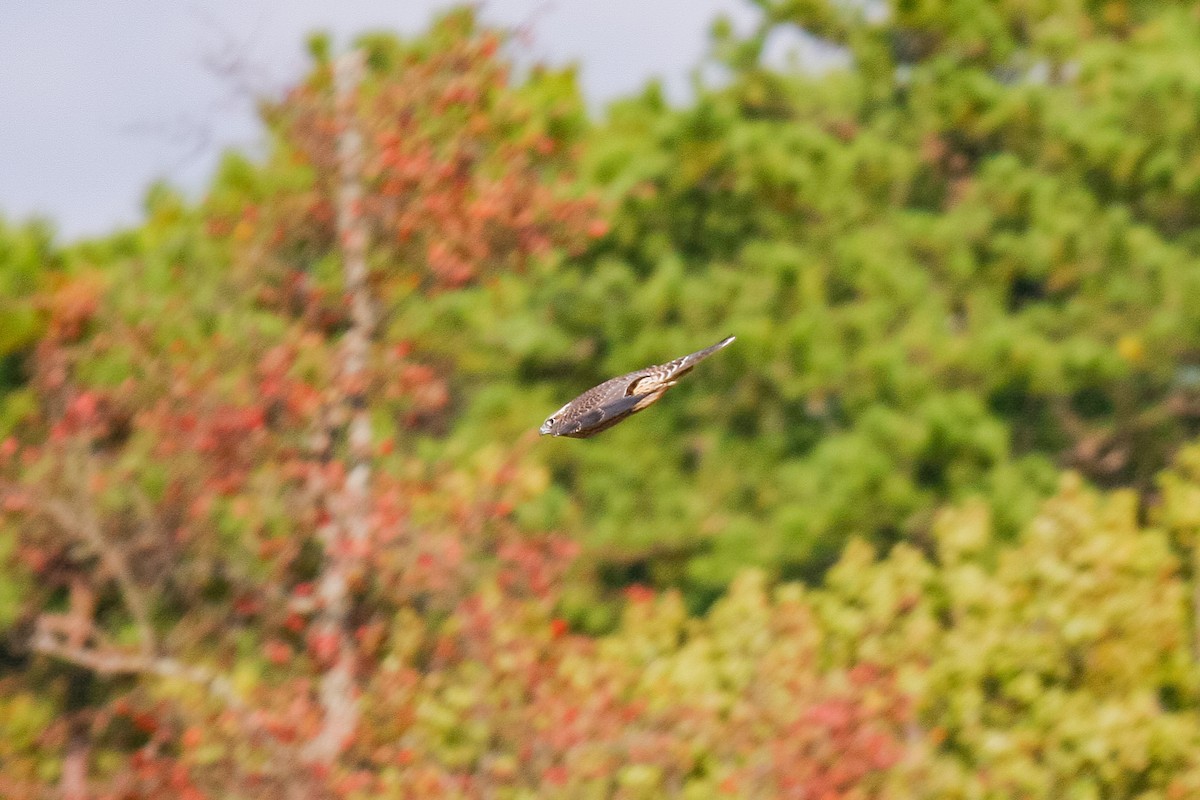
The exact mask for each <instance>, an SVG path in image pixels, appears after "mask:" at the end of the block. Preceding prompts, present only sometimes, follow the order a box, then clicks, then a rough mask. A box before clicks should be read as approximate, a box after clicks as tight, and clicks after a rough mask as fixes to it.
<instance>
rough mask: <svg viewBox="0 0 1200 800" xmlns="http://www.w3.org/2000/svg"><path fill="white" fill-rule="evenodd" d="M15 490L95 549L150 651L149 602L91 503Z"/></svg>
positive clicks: (147, 652)
mask: <svg viewBox="0 0 1200 800" xmlns="http://www.w3.org/2000/svg"><path fill="white" fill-rule="evenodd" d="M14 493H15V494H19V495H20V496H21V497H23V498H24V499H26V500H27V501H28V502H29V503H30V505H31V506H32V508H33V510H34V511H36V512H37V513H40V514H42V515H43V516H45V517H48V518H49V519H50V520H51V521H53V522H54V524H56V525H57V526H58V527H59V528H61V529H62V530H63V532H65V533H67V534H68V535H71V536H74V537H75V538H76V539H79V540H81V541H83V542H84V543H86V544H87V545H88V546H89V547H91V549H92V550H94V551H95V553H96V555H98V556H99V557H100V560H101V562H102V563H103V564H104V566H105V568H106V569H107V570H108V571H109V572H110V573H112V576H113V579H114V580H115V581H116V582H117V586H118V587H119V589H120V591H121V598H122V602H123V603H124V604H125V607H126V608H127V609H129V614H130V616H132V617H133V624H134V626H135V627H136V628H137V630H138V644H139V648H140V649H141V652H142V655H143V656H146V657H148V656H150V655H152V654H153V653H154V651H155V649H156V646H155V639H154V629H153V627H152V626H151V624H150V610H149V609H150V607H149V603H148V602H147V601H146V597H145V595H144V594H143V593H142V591H141V589H140V588H139V587H138V585H137V581H136V580H134V577H133V572H132V570H131V569H130V568H129V564H128V561H127V560H126V558H125V554H124V553H123V552H121V549H120V547H118V546H117V544H116V543H114V542H110V541H108V540H107V539H106V538H105V537H104V534H103V533H102V532H101V530H100V523H99V521H98V520H97V519H96V516H95V514H93V513H92V511H91V507H90V506H89V505H88V504H87V503H86V502H81V503H76V504H72V503H69V502H68V501H66V500H64V499H62V498H60V497H42V496H39V495H37V494H34V493H31V492H30V491H29V490H27V489H18V490H16V491H15V492H14Z"/></svg>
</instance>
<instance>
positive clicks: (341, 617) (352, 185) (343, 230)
mask: <svg viewBox="0 0 1200 800" xmlns="http://www.w3.org/2000/svg"><path fill="white" fill-rule="evenodd" d="M363 64H364V61H363V54H362V53H361V52H359V51H351V52H350V53H347V54H345V55H344V56H342V57H341V58H340V59H338V62H337V65H336V75H335V92H336V96H335V98H334V102H335V105H336V112H337V117H338V127H339V135H338V142H337V156H338V165H339V171H340V183H339V189H338V196H337V198H336V202H337V225H338V237H339V242H340V245H341V250H342V269H343V271H344V275H345V287H346V288H345V291H346V294H347V296H348V299H349V301H350V308H351V325H350V328H349V330H348V331H347V332H346V334H345V335H344V337H343V339H342V358H341V374H340V376H339V380H338V384H337V387H336V389H335V397H334V400H333V407H332V408H331V409H330V410H329V411H330V422H329V423H327V427H326V430H325V431H323V432H322V433H321V434H319V435H318V437H317V441H318V445H319V447H320V451H321V452H322V453H323V454H324V458H325V460H327V459H328V457H329V456H330V454H331V452H330V451H331V445H332V443H333V441H334V436H333V432H332V431H331V430H330V429H329V428H330V426H340V425H342V424H346V423H348V428H349V430H348V437H347V444H348V455H349V469H348V470H347V474H346V477H345V479H344V481H342V484H341V486H340V487H333V486H329V485H328V484H327V479H326V478H325V477H322V478H321V479H320V483H319V485H318V486H317V487H316V488H317V490H318V492H319V493H320V495H319V496H320V498H321V500H322V501H323V502H324V505H325V507H326V510H327V511H329V512H330V513H329V519H330V521H329V523H327V524H326V525H325V526H324V528H323V530H322V532H321V535H322V539H323V544H324V547H325V564H324V570H323V572H322V575H321V578H320V580H319V581H318V587H317V589H318V590H317V594H318V597H319V598H320V599H321V601H322V610H321V614H320V617H319V618H318V630H320V631H321V634H322V635H323V636H327V637H331V638H332V640H333V641H335V642H336V648H337V649H336V654H334V656H333V663H332V664H331V665H330V666H329V668H328V669H327V670H326V672H325V674H324V675H323V676H322V679H321V687H320V693H319V694H320V701H321V706H322V709H323V711H324V720H323V723H322V726H321V730H320V731H319V732H318V733H317V735H316V736H315V737H314V738H313V739H312V741H310V742H309V743H308V746H307V747H306V748H305V756H306V757H308V758H309V759H311V760H313V761H318V762H322V763H329V762H331V761H333V760H334V759H335V758H336V757H337V755H338V753H339V752H341V749H342V746H343V745H344V743H345V742H346V741H347V739H348V738H349V737H350V736H351V735H352V734H353V733H354V729H355V728H356V727H357V726H358V718H359V709H358V699H357V697H356V692H355V686H354V647H353V642H352V640H351V638H350V636H349V633H348V632H347V631H346V623H347V619H348V617H349V612H350V601H349V596H348V591H349V581H350V575H351V573H352V571H353V568H354V566H355V563H356V562H357V561H358V559H359V558H360V557H361V556H360V554H361V552H362V550H363V548H364V547H365V546H366V544H367V542H368V539H369V537H370V524H369V517H370V508H369V504H370V481H371V465H370V447H371V424H370V414H369V412H368V409H367V402H366V399H367V398H366V369H367V358H368V355H369V352H370V343H371V335H372V329H373V326H374V313H373V308H372V303H371V296H370V289H369V286H368V281H367V255H366V249H367V230H366V225H365V224H364V221H363V219H362V211H361V207H362V202H361V201H362V184H361V181H362V164H363V155H362V134H361V132H360V131H359V129H358V123H357V120H356V118H355V116H356V114H355V100H356V98H357V96H358V86H359V83H360V82H361V81H362V73H363ZM343 421H345V422H343Z"/></svg>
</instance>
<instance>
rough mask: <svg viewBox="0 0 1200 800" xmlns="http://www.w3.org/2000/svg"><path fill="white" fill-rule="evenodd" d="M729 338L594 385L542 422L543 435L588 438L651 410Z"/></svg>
mask: <svg viewBox="0 0 1200 800" xmlns="http://www.w3.org/2000/svg"><path fill="white" fill-rule="evenodd" d="M734 338H735V337H733V336H728V337H726V338H724V339H722V340H721V341H719V342H717V343H716V344H714V345H713V346H712V347H706V348H704V349H703V350H697V351H696V352H695V353H689V354H688V355H686V356H680V357H679V358H677V359H675V360H674V361H668V362H667V363H665V364H658V365H656V366H653V367H646V368H644V369H639V370H638V371H637V372H630V373H629V374H628V375H622V376H620V377H618V378H612V379H610V380H607V381H605V382H604V383H602V384H600V385H599V386H593V387H592V388H591V389H588V390H587V391H586V392H584V393H583V394H581V395H579V397H576V398H575V399H574V400H572V401H571V402H569V403H567V404H566V405H565V406H563V407H562V408H560V409H559V410H558V411H555V412H554V413H553V414H551V415H550V417H549V418H548V419H547V420H546V421H545V422H543V423H542V427H541V432H542V434H549V435H550V436H570V437H572V438H575V439H586V438H587V437H589V436H594V435H595V434H597V433H599V432H600V431H603V430H607V429H608V428H611V427H612V426H613V425H616V424H617V423H618V422H620V421H621V420H623V419H625V418H626V417H628V416H630V415H632V414H636V413H637V412H639V411H641V410H643V409H646V408H649V407H650V406H652V405H654V403H656V402H657V401H658V399H659V398H660V397H662V396H663V393H664V392H666V391H667V389H670V388H671V387H672V386H674V385H675V383H676V382H677V381H678V380H679V379H680V378H682V377H683V376H684V375H686V374H688V373H689V372H691V371H692V368H693V367H695V366H696V365H697V364H699V363H700V362H701V361H703V360H704V359H706V358H708V357H709V356H711V355H712V354H713V353H715V352H717V351H718V350H720V349H721V348H723V347H726V346H728V345H729V343H730V342H732V341H733V340H734Z"/></svg>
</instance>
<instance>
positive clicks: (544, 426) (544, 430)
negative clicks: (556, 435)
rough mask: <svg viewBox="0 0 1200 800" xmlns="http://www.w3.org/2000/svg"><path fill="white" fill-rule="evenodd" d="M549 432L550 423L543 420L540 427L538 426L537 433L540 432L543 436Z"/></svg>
mask: <svg viewBox="0 0 1200 800" xmlns="http://www.w3.org/2000/svg"><path fill="white" fill-rule="evenodd" d="M549 432H550V423H549V422H543V423H542V427H540V428H538V433H540V434H541V435H542V436H545V435H546V434H547V433H549Z"/></svg>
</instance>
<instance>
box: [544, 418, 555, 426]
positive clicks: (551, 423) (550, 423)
mask: <svg viewBox="0 0 1200 800" xmlns="http://www.w3.org/2000/svg"><path fill="white" fill-rule="evenodd" d="M546 424H547V425H553V424H554V417H551V418H550V419H548V420H546Z"/></svg>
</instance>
